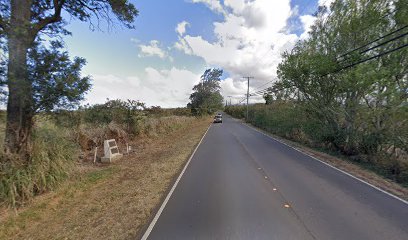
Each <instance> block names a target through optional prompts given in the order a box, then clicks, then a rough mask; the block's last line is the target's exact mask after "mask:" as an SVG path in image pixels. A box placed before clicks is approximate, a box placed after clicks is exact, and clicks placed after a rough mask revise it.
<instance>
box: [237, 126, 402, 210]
mask: <svg viewBox="0 0 408 240" xmlns="http://www.w3.org/2000/svg"><path fill="white" fill-rule="evenodd" d="M244 125H245V126H247V127H249V128H251V129H253V130H255V131H256V132H259V133H261V134H263V135H265V136H267V137H269V138H271V139H273V140H275V141H277V142H280V143H281V144H284V145H286V146H288V147H290V148H292V149H294V150H296V151H298V152H300V153H302V154H304V155H306V156H308V157H311V158H312V159H314V160H316V161H319V162H320V163H323V164H324V165H326V166H328V167H331V168H333V169H335V170H337V171H339V172H342V173H343V174H346V175H347V176H349V177H351V178H354V179H355V180H358V181H360V182H362V183H365V184H367V185H368V186H370V187H372V188H374V189H376V190H378V191H380V192H382V193H385V194H387V195H388V196H390V197H393V198H395V199H397V200H400V201H401V202H403V203H405V204H407V205H408V201H406V200H404V199H402V198H400V197H398V196H395V195H394V194H392V193H389V192H387V191H385V190H383V189H381V188H379V187H377V186H374V185H373V184H371V183H368V182H366V181H364V180H362V179H360V178H358V177H356V176H354V175H352V174H350V173H348V172H346V171H344V170H341V169H339V168H337V167H335V166H333V165H331V164H328V163H327V162H324V161H322V160H320V159H318V158H316V157H314V156H312V155H310V154H307V153H305V152H303V151H301V150H299V149H297V148H296V147H293V146H291V145H289V144H287V143H285V142H283V141H281V140H279V139H276V138H274V137H272V136H270V135H268V134H266V133H264V132H262V131H260V130H258V129H256V128H255V127H253V126H250V125H248V124H247V123H244Z"/></svg>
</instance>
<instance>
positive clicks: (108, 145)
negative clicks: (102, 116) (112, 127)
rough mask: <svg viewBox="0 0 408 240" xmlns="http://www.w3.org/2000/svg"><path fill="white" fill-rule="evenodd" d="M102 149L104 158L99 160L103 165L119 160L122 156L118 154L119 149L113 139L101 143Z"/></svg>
mask: <svg viewBox="0 0 408 240" xmlns="http://www.w3.org/2000/svg"><path fill="white" fill-rule="evenodd" d="M103 149H104V152H105V156H103V157H102V158H101V162H103V163H110V162H112V160H114V159H115V158H120V157H122V156H123V155H122V154H120V153H119V148H118V145H117V144H116V141H115V139H109V140H105V141H104V142H103Z"/></svg>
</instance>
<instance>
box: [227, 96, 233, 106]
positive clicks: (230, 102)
mask: <svg viewBox="0 0 408 240" xmlns="http://www.w3.org/2000/svg"><path fill="white" fill-rule="evenodd" d="M227 98H229V105H230V106H231V105H232V104H231V98H232V96H227Z"/></svg>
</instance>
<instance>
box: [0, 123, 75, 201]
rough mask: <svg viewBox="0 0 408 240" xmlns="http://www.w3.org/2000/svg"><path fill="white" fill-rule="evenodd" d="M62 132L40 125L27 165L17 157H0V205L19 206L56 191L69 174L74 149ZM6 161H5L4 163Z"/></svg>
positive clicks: (36, 131)
mask: <svg viewBox="0 0 408 240" xmlns="http://www.w3.org/2000/svg"><path fill="white" fill-rule="evenodd" d="M67 136H68V134H67V132H66V131H65V130H63V129H61V128H58V127H56V126H54V125H52V124H50V123H44V124H43V125H42V126H40V127H38V128H36V129H35V132H34V134H33V143H32V144H33V145H32V149H31V151H32V154H31V157H30V159H29V161H28V162H24V163H23V162H22V161H21V159H20V156H18V155H5V154H4V153H2V154H1V155H0V158H1V160H0V163H1V165H0V202H3V203H7V204H10V205H12V206H19V205H22V204H24V203H25V202H27V201H29V200H30V199H31V198H32V197H33V196H35V195H37V194H41V193H43V192H47V191H50V190H52V189H54V188H55V187H57V186H58V185H59V184H60V183H61V181H62V180H64V179H65V178H66V177H68V175H69V174H70V172H71V171H72V166H73V164H74V163H75V160H76V159H77V151H76V149H77V146H76V145H75V144H74V143H73V142H72V141H71V140H70V139H69V138H67ZM6 159H7V161H6Z"/></svg>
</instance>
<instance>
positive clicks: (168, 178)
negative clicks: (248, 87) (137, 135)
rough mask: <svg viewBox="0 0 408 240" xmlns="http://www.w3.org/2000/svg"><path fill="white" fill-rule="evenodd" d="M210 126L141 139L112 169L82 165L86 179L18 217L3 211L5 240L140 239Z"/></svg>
mask: <svg viewBox="0 0 408 240" xmlns="http://www.w3.org/2000/svg"><path fill="white" fill-rule="evenodd" d="M209 123H210V119H208V118H207V119H198V120H195V121H186V125H185V126H182V127H179V128H178V129H176V130H174V131H171V132H170V133H168V134H163V135H160V137H150V138H143V139H139V140H138V141H137V142H136V143H134V145H135V144H136V145H137V150H136V153H134V154H132V155H129V156H126V157H124V158H123V159H121V160H119V161H117V162H116V163H113V164H112V165H110V166H104V167H97V166H88V167H84V166H81V168H82V171H81V173H80V176H81V177H80V180H76V181H71V182H67V183H65V184H64V185H63V186H62V187H61V188H59V189H58V190H57V191H55V192H53V193H48V194H45V195H42V196H39V197H37V198H36V199H35V200H34V201H33V202H32V204H31V205H30V206H29V207H26V208H23V209H20V210H18V212H17V215H16V214H15V213H14V212H13V210H10V209H3V210H2V212H1V217H0V239H134V238H136V237H138V236H140V235H141V234H142V230H143V227H144V226H145V225H146V224H147V223H148V222H149V220H150V218H151V217H152V215H153V214H154V213H155V209H156V207H157V206H158V205H159V204H160V203H161V200H162V198H163V197H164V196H165V194H166V193H167V191H168V188H169V186H170V185H171V184H172V183H173V181H174V178H175V177H176V176H177V175H178V173H179V172H180V171H181V168H182V167H183V166H184V164H185V162H186V160H187V159H188V157H189V155H190V154H191V152H192V150H193V149H194V147H195V145H196V144H197V143H198V141H199V140H200V138H201V136H202V135H203V133H204V131H205V130H206V129H207V127H208V125H209ZM175 139H177V140H176V141H175Z"/></svg>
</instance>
